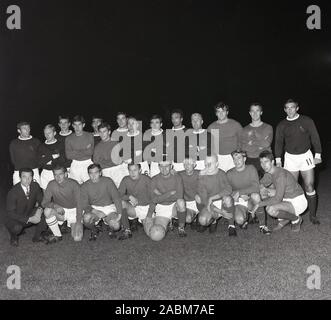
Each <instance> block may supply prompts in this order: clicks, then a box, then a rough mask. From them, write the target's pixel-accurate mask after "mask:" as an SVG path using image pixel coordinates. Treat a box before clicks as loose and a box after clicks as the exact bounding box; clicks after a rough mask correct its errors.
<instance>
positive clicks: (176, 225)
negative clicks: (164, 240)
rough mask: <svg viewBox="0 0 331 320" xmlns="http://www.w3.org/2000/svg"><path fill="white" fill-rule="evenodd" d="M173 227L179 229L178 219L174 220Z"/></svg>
mask: <svg viewBox="0 0 331 320" xmlns="http://www.w3.org/2000/svg"><path fill="white" fill-rule="evenodd" d="M172 225H173V226H174V228H178V227H179V225H178V219H175V218H172Z"/></svg>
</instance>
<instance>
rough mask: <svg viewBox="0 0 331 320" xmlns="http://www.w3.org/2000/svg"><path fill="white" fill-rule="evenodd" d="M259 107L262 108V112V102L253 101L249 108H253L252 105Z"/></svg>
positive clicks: (261, 109)
mask: <svg viewBox="0 0 331 320" xmlns="http://www.w3.org/2000/svg"><path fill="white" fill-rule="evenodd" d="M253 106H254V107H259V108H260V111H261V112H262V111H263V107H262V104H261V103H258V102H253V103H251V105H250V106H249V110H251V107H253Z"/></svg>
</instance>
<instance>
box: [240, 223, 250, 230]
mask: <svg viewBox="0 0 331 320" xmlns="http://www.w3.org/2000/svg"><path fill="white" fill-rule="evenodd" d="M240 228H241V229H244V230H246V229H247V228H248V221H245V222H244V224H242V225H241V226H240Z"/></svg>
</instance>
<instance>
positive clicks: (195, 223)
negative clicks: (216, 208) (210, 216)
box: [191, 215, 199, 230]
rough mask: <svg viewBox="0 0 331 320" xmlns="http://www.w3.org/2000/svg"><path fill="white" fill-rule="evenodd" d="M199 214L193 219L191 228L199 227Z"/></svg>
mask: <svg viewBox="0 0 331 320" xmlns="http://www.w3.org/2000/svg"><path fill="white" fill-rule="evenodd" d="M198 224H199V222H198V215H196V216H195V217H194V219H193V221H192V222H191V230H197V228H198Z"/></svg>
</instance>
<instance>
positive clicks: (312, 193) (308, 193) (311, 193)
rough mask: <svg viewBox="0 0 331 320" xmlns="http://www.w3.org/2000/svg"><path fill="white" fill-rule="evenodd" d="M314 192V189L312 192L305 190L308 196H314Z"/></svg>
mask: <svg viewBox="0 0 331 320" xmlns="http://www.w3.org/2000/svg"><path fill="white" fill-rule="evenodd" d="M315 194H316V190H314V191H312V192H306V195H307V196H308V197H312V196H314V195H315Z"/></svg>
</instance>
